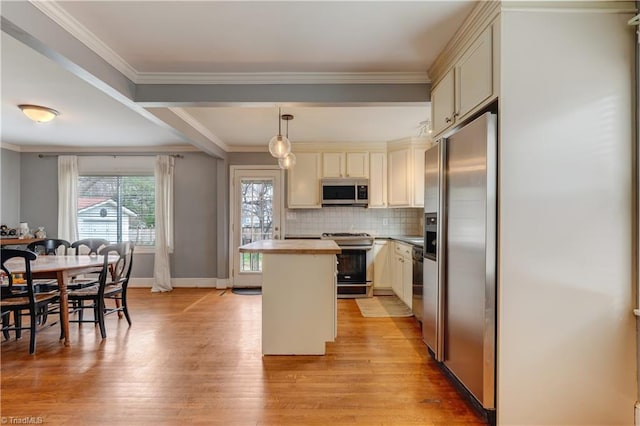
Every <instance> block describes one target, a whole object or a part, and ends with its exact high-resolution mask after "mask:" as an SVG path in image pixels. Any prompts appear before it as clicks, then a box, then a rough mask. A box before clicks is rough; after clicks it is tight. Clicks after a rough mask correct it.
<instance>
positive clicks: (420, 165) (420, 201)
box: [412, 148, 427, 207]
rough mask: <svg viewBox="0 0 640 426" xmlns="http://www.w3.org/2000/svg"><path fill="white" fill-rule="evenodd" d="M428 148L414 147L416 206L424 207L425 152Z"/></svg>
mask: <svg viewBox="0 0 640 426" xmlns="http://www.w3.org/2000/svg"><path fill="white" fill-rule="evenodd" d="M425 152H427V148H413V191H412V193H413V202H412V205H413V206H414V207H424V153H425Z"/></svg>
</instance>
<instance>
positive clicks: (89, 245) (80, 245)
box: [71, 238, 110, 255]
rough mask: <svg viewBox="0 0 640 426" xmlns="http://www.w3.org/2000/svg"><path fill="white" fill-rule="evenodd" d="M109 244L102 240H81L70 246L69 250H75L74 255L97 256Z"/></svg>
mask: <svg viewBox="0 0 640 426" xmlns="http://www.w3.org/2000/svg"><path fill="white" fill-rule="evenodd" d="M109 244H110V242H109V240H105V239H104V238H85V239H83V240H78V241H74V242H73V243H72V244H71V248H72V249H74V250H75V253H76V254H88V255H95V254H98V252H99V251H100V249H101V248H103V247H106V246H108V245H109Z"/></svg>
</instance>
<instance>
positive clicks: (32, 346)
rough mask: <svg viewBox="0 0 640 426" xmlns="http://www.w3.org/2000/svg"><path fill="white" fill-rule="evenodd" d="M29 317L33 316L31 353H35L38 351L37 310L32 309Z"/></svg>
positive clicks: (30, 342)
mask: <svg viewBox="0 0 640 426" xmlns="http://www.w3.org/2000/svg"><path fill="white" fill-rule="evenodd" d="M29 317H30V318H31V324H29V326H30V329H31V330H30V331H31V335H30V336H29V354H30V355H33V354H34V353H35V352H36V325H37V324H36V321H37V319H38V318H37V317H38V316H37V315H36V312H34V311H31V312H30V313H29Z"/></svg>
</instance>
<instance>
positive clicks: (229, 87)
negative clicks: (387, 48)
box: [135, 83, 431, 107]
mask: <svg viewBox="0 0 640 426" xmlns="http://www.w3.org/2000/svg"><path fill="white" fill-rule="evenodd" d="M430 88H431V87H430V84H429V83H409V84H359V83H348V84H138V85H136V94H135V100H136V102H137V103H138V105H142V106H145V107H176V106H179V107H193V106H200V107H206V106H208V107H213V106H257V105H260V106H265V105H283V104H289V105H292V106H293V105H305V106H364V105H366V106H385V105H398V106H401V105H402V106H411V105H426V104H427V103H428V102H429V101H430V98H431V91H430Z"/></svg>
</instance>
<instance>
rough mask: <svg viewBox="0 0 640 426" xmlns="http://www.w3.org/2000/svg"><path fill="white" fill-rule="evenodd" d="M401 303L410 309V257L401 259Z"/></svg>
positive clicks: (411, 293)
mask: <svg viewBox="0 0 640 426" xmlns="http://www.w3.org/2000/svg"><path fill="white" fill-rule="evenodd" d="M402 262H403V263H402V301H403V302H404V303H405V304H406V305H407V306H408V307H411V305H412V304H413V300H412V299H413V263H412V260H411V256H403V257H402Z"/></svg>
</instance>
